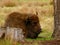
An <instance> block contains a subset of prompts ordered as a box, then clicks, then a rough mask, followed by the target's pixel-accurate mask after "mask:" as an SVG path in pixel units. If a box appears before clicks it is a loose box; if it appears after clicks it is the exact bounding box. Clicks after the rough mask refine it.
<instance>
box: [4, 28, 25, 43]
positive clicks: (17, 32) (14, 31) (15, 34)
mask: <svg viewBox="0 0 60 45" xmlns="http://www.w3.org/2000/svg"><path fill="white" fill-rule="evenodd" d="M5 38H6V39H8V40H15V41H22V42H24V35H23V32H22V29H21V28H11V27H7V29H6V32H5Z"/></svg>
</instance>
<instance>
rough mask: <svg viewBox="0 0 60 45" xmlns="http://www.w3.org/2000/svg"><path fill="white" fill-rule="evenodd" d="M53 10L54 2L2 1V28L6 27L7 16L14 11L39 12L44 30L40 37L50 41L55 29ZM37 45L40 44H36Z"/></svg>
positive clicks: (41, 0)
mask: <svg viewBox="0 0 60 45" xmlns="http://www.w3.org/2000/svg"><path fill="white" fill-rule="evenodd" d="M53 10H54V9H53V1H52V0H33V1H32V0H30V1H28V0H25V1H24V0H18V1H17V0H13V1H12V0H11V1H10V0H7V1H5V0H0V26H3V25H4V22H5V19H6V17H7V15H8V14H9V13H11V12H13V11H18V12H21V13H33V14H35V12H36V11H38V17H39V20H40V23H41V27H42V30H43V32H42V33H41V34H40V35H39V36H41V37H45V38H46V39H45V38H44V39H43V38H41V39H40V40H49V38H50V37H51V34H52V32H53V29H54V15H53V12H54V11H53ZM37 40H39V39H37ZM35 45H38V44H37V43H36V44H35Z"/></svg>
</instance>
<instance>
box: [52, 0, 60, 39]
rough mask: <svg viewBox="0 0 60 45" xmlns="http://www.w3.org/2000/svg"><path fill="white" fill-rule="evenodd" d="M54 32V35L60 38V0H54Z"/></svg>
mask: <svg viewBox="0 0 60 45" xmlns="http://www.w3.org/2000/svg"><path fill="white" fill-rule="evenodd" d="M54 4H55V5H54V7H55V8H54V11H55V12H54V24H55V25H54V32H53V34H52V36H53V37H54V38H55V39H60V0H54Z"/></svg>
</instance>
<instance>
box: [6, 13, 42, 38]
mask: <svg viewBox="0 0 60 45" xmlns="http://www.w3.org/2000/svg"><path fill="white" fill-rule="evenodd" d="M5 26H6V27H16V28H21V29H23V32H24V36H25V37H27V38H37V37H38V34H39V33H40V32H41V27H40V24H39V19H38V16H37V15H35V14H22V13H18V12H13V13H11V14H9V15H8V17H7V19H6V22H5Z"/></svg>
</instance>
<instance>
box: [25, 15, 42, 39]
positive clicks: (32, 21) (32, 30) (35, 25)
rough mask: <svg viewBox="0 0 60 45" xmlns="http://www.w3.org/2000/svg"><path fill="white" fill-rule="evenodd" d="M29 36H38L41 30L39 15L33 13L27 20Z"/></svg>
mask: <svg viewBox="0 0 60 45" xmlns="http://www.w3.org/2000/svg"><path fill="white" fill-rule="evenodd" d="M25 23H26V28H27V38H37V37H38V34H39V33H40V32H41V27H40V24H39V19H38V16H37V15H31V16H29V17H28V18H27V20H26V22H25Z"/></svg>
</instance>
